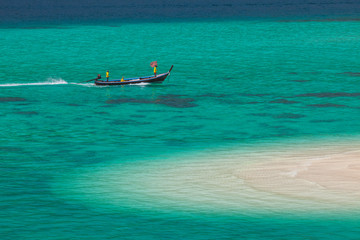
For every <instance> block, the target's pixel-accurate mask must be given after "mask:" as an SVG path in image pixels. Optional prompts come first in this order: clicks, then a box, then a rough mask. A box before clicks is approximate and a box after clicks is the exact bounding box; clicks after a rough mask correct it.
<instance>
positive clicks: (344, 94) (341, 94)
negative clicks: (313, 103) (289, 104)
mask: <svg viewBox="0 0 360 240" xmlns="http://www.w3.org/2000/svg"><path fill="white" fill-rule="evenodd" d="M295 97H317V98H335V97H360V93H347V92H336V93H331V92H325V93H305V94H299V95H296V96H295Z"/></svg>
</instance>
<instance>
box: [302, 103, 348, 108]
mask: <svg viewBox="0 0 360 240" xmlns="http://www.w3.org/2000/svg"><path fill="white" fill-rule="evenodd" d="M308 106H309V107H317V108H329V107H334V108H347V107H348V106H346V105H341V104H333V103H324V104H310V105H308Z"/></svg>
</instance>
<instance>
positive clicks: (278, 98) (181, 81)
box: [0, 20, 360, 239]
mask: <svg viewBox="0 0 360 240" xmlns="http://www.w3.org/2000/svg"><path fill="white" fill-rule="evenodd" d="M359 32H360V24H359V22H357V21H277V20H253V21H240V20H234V21H220V20H219V21H215V20H213V21H182V22H170V23H123V22H121V23H119V22H114V23H104V24H97V25H86V24H84V25H31V26H25V27H23V28H21V27H17V28H6V27H3V28H2V29H0V50H1V53H2V54H1V55H0V69H1V71H0V106H1V112H0V126H1V131H0V134H1V135H0V136H1V137H0V159H1V164H0V166H1V175H0V182H1V184H0V186H1V187H0V192H1V195H0V207H1V213H0V216H1V217H0V219H1V220H0V226H1V227H0V229H1V230H0V236H1V239H72V238H74V239H111V238H119V239H166V238H169V239H239V238H247V239H256V238H262V239H272V238H276V239H278V238H284V239H304V238H305V239H319V238H322V239H323V238H328V239H339V238H348V239H357V238H358V237H359V234H360V233H359V229H360V228H359V227H360V224H359V217H358V216H359V215H358V214H349V213H344V214H341V213H340V214H339V215H337V216H331V217H326V216H319V215H317V214H315V213H312V212H308V213H307V214H305V215H301V217H299V216H295V215H293V214H292V213H291V212H289V211H287V210H283V211H281V210H280V211H274V212H273V213H271V212H266V213H262V214H258V213H256V214H252V213H244V212H241V211H233V212H229V211H226V209H225V210H223V209H220V210H216V211H215V210H209V209H207V208H203V207H204V206H202V204H203V203H202V201H201V200H199V201H198V209H197V207H194V206H193V207H192V208H191V210H189V209H188V208H187V207H186V206H185V205H186V203H184V208H181V206H182V202H181V199H178V200H176V199H175V200H173V199H170V200H169V201H172V202H173V203H174V204H175V205H176V206H180V207H175V208H173V207H171V204H170V203H169V205H161V204H157V205H156V204H154V203H155V202H156V201H158V199H157V196H154V192H153V191H152V192H151V193H150V191H149V192H148V193H147V192H146V191H143V190H142V191H139V192H136V191H134V190H133V189H132V188H133V187H136V186H138V185H136V184H138V183H137V182H136V184H135V183H134V179H133V178H137V179H136V181H138V182H141V181H142V173H143V172H142V170H143V171H144V172H145V171H147V174H149V171H150V172H152V171H153V172H155V173H154V174H156V171H157V169H158V168H160V166H161V164H160V165H159V164H158V162H159V161H160V163H161V162H162V161H163V162H164V163H169V162H172V163H174V162H175V163H176V161H178V159H181V158H187V159H188V156H189V154H190V155H191V154H195V157H193V158H194V159H196V153H202V152H205V153H206V154H208V155H209V156H211V155H213V154H215V153H216V154H218V153H219V152H220V153H221V152H222V151H223V152H224V154H225V153H226V152H227V151H228V149H233V148H239V149H242V148H243V147H249V146H250V147H251V148H253V149H255V150H254V151H256V146H258V145H263V144H269V143H275V144H276V145H277V146H281V145H283V144H285V143H289V142H290V143H291V142H295V143H296V142H298V141H302V142H311V141H314V139H316V141H319V139H320V141H321V142H325V143H326V142H327V141H334V139H335V140H336V139H338V138H340V139H341V138H342V137H351V138H357V136H358V135H359V134H360V121H359V120H360V114H359V113H360V104H359V98H360V85H359V84H358V82H359V76H360V73H359V72H360V68H359V60H358V54H357V53H358V51H359V50H360V41H359V36H360V35H359ZM154 60H157V61H158V64H159V67H158V71H159V73H161V72H166V71H168V70H169V68H170V66H171V65H174V68H173V71H172V73H171V76H170V78H168V79H167V80H166V81H165V82H164V83H163V84H151V85H129V86H119V87H95V86H93V84H92V83H83V82H84V81H86V80H89V79H92V78H95V77H96V76H97V74H99V73H100V74H102V75H103V76H104V75H105V72H106V70H109V71H110V78H111V77H113V78H121V77H122V76H124V77H125V78H127V77H135V76H147V75H150V74H151V73H152V68H151V67H150V66H149V64H150V62H151V61H154ZM151 162H155V163H157V164H155V165H154V166H150V167H149V165H147V164H149V163H151ZM123 166H124V169H125V170H126V169H127V168H129V172H130V173H133V172H136V174H135V173H134V174H127V173H129V172H127V171H125V170H121V168H122V167H123ZM171 166H172V165H171ZM119 168H120V169H119ZM174 168H176V165H175V166H174ZM112 171H117V172H120V173H121V174H123V175H124V176H123V177H122V178H121V180H122V182H121V184H120V185H119V186H118V187H114V188H110V187H109V186H111V185H113V183H112V181H114V183H116V184H119V182H117V181H118V180H116V178H113V177H104V176H105V174H106V173H108V174H109V175H111V174H112ZM174 177H176V176H174ZM190 179H191V176H190ZM190 181H191V180H190ZM99 182H101V184H100V185H99V184H98V183H99ZM132 184H134V185H132ZM99 186H100V187H99ZM127 186H128V188H127ZM92 187H93V189H92ZM102 187H104V188H102ZM116 191H119V193H120V194H121V198H120V200H119V199H116V198H117V197H118V196H117V195H116ZM158 191H159V192H162V189H161V185H159V188H158ZM198 191H200V192H201V191H202V189H198ZM155 195H156V194H155ZM185 195H186V193H185ZM160 196H164V195H163V194H160ZM165 197H166V195H165ZM139 199H142V200H141V201H142V202H141V201H139ZM220 199H221V196H220ZM255 201H256V200H255V199H254V202H255ZM155 205H156V207H155ZM204 209H205V210H204ZM358 212H359V209H356V210H354V213H358Z"/></svg>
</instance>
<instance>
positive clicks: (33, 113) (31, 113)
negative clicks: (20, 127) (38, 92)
mask: <svg viewBox="0 0 360 240" xmlns="http://www.w3.org/2000/svg"><path fill="white" fill-rule="evenodd" d="M16 114H21V115H38V114H39V113H38V112H35V111H28V112H16Z"/></svg>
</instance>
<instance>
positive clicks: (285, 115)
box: [274, 113, 306, 119]
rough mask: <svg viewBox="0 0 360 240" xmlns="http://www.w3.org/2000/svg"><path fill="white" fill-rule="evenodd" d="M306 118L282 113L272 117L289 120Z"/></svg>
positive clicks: (300, 115)
mask: <svg viewBox="0 0 360 240" xmlns="http://www.w3.org/2000/svg"><path fill="white" fill-rule="evenodd" d="M303 117H306V116H305V115H302V114H294V113H283V114H279V115H274V118H289V119H297V118H303Z"/></svg>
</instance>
